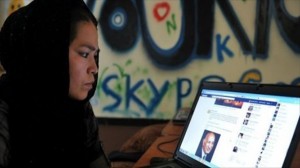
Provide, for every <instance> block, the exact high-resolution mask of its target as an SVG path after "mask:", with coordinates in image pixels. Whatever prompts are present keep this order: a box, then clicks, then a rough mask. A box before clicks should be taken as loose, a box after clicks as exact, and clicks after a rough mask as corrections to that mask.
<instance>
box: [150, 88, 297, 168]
mask: <svg viewBox="0 0 300 168" xmlns="http://www.w3.org/2000/svg"><path fill="white" fill-rule="evenodd" d="M299 116H300V87H299V86H291V85H275V84H250V83H248V84H246V83H222V82H203V83H201V84H200V87H199V90H198V92H197V95H196V97H195V100H194V104H193V106H192V108H191V111H190V113H189V117H188V119H187V121H186V124H185V126H184V127H185V128H184V131H183V133H182V135H181V138H180V140H179V143H178V146H177V148H176V150H175V152H174V155H173V159H172V160H171V161H167V162H164V163H161V164H155V165H150V166H148V167H152V168H153V167H157V168H161V167H187V168H190V167H193V168H194V167H290V164H291V162H292V159H293V156H294V154H295V150H296V148H297V145H298V141H299V135H300V134H299V131H300V130H299V128H300V124H299ZM153 157H154V156H153Z"/></svg>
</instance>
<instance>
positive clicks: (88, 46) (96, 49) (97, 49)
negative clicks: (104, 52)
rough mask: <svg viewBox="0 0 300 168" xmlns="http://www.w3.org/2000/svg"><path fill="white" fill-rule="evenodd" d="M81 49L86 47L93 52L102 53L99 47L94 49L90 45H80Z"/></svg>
mask: <svg viewBox="0 0 300 168" xmlns="http://www.w3.org/2000/svg"><path fill="white" fill-rule="evenodd" d="M80 47H86V48H88V49H90V50H92V51H100V49H99V48H98V47H94V46H92V45H88V44H83V45H80Z"/></svg>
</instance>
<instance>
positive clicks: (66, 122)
mask: <svg viewBox="0 0 300 168" xmlns="http://www.w3.org/2000/svg"><path fill="white" fill-rule="evenodd" d="M97 40H98V36H97V21H96V19H95V17H94V16H93V15H92V13H91V12H90V11H89V10H88V8H87V7H86V5H85V3H84V2H82V0H51V1H49V0H35V1H33V2H31V3H30V4H29V5H27V6H25V7H23V8H20V9H19V10H18V11H16V12H15V13H13V14H11V15H10V16H9V17H8V18H7V20H6V21H5V23H4V25H3V27H2V29H1V34H0V61H1V64H2V65H3V67H4V69H5V71H6V73H5V74H4V75H2V76H1V79H0V117H1V116H2V118H0V120H1V125H0V126H1V129H0V134H1V137H0V149H1V148H2V149H4V150H3V152H2V151H1V152H0V157H1V158H0V167H1V166H3V167H73V166H76V167H108V162H106V160H105V155H104V153H103V150H102V147H101V145H100V142H99V137H98V125H97V121H96V119H95V116H94V113H93V111H92V108H91V105H90V104H89V99H90V98H91V97H92V95H93V94H94V91H95V88H96V84H97V72H98V52H99V47H98V41H97ZM1 143H2V145H1ZM1 164H2V165H1Z"/></svg>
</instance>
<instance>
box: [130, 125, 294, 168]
mask: <svg viewBox="0 0 300 168" xmlns="http://www.w3.org/2000/svg"><path fill="white" fill-rule="evenodd" d="M182 131H183V126H182V125H174V124H173V123H172V122H170V123H168V124H167V125H166V127H165V128H164V129H163V130H162V136H160V137H158V138H157V139H156V140H155V141H154V142H153V144H152V145H151V146H150V147H149V149H148V150H147V151H146V152H145V153H144V155H143V156H142V157H141V158H140V159H139V160H138V161H137V162H136V164H135V165H134V166H133V167H134V168H139V167H143V166H147V165H149V164H150V159H151V158H152V157H153V156H155V157H164V158H171V157H172V155H173V152H174V151H175V148H176V146H177V143H178V140H179V138H180V135H181V133H182ZM159 149H160V150H159ZM299 167H300V145H298V147H297V150H296V153H295V156H294V159H293V161H292V164H291V168H299Z"/></svg>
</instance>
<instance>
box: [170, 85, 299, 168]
mask: <svg viewBox="0 0 300 168" xmlns="http://www.w3.org/2000/svg"><path fill="white" fill-rule="evenodd" d="M203 89H211V90H219V91H235V92H236V91H238V92H246V93H255V94H268V95H277V96H289V97H298V98H300V87H299V86H293V85H276V84H252V83H226V82H202V83H201V84H200V85H199V88H198V91H197V94H196V96H195V98H194V101H193V105H192V107H191V111H190V114H189V116H188V118H187V120H186V123H185V125H184V129H183V132H182V134H181V138H180V140H179V142H178V145H177V147H176V150H175V152H174V156H173V157H174V158H175V159H176V160H178V161H180V162H182V163H183V164H185V165H188V166H189V167H208V166H206V165H204V164H203V163H201V162H198V161H196V160H194V159H192V158H190V157H189V156H187V155H185V154H184V153H182V152H180V150H179V149H180V146H181V143H182V141H183V138H184V135H185V134H186V131H187V128H188V125H189V124H190V121H191V118H192V116H193V113H194V110H195V108H196V105H197V102H198V99H199V98H200V96H201V94H202V90H203ZM299 132H300V122H299V118H298V122H297V124H296V128H295V131H294V135H293V137H292V139H291V143H290V146H289V148H288V150H287V154H286V157H285V159H284V163H283V165H282V167H289V166H290V164H291V162H292V160H293V156H294V154H295V151H296V149H297V145H298V142H299V139H300V134H299Z"/></svg>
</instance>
